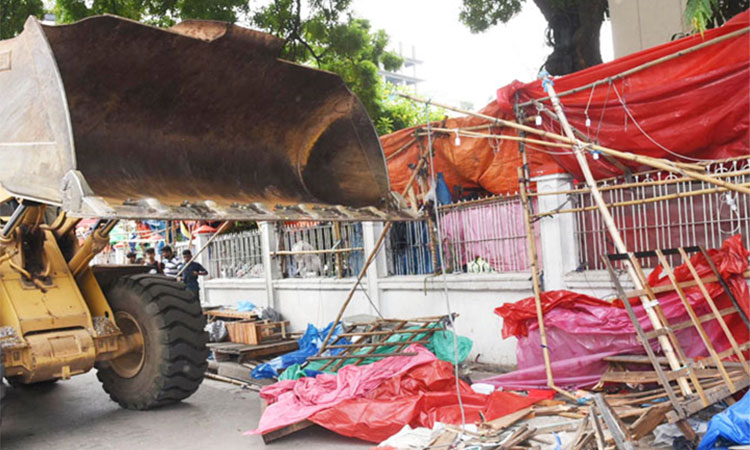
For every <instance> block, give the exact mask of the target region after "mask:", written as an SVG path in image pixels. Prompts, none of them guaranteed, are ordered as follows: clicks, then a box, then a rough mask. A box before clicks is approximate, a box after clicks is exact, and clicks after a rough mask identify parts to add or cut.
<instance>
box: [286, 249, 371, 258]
mask: <svg viewBox="0 0 750 450" xmlns="http://www.w3.org/2000/svg"><path fill="white" fill-rule="evenodd" d="M362 250H364V247H351V248H333V249H331V248H329V249H323V250H278V251H275V252H271V255H273V256H284V255H317V254H320V253H326V254H335V255H339V254H341V253H351V252H361V251H362Z"/></svg>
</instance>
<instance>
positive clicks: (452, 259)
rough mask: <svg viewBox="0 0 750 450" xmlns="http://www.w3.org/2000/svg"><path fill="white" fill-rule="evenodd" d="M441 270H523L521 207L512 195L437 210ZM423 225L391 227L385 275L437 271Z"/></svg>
mask: <svg viewBox="0 0 750 450" xmlns="http://www.w3.org/2000/svg"><path fill="white" fill-rule="evenodd" d="M438 218H439V219H438V220H440V231H441V235H442V240H443V256H444V258H445V261H446V271H447V272H450V273H494V272H521V271H526V270H529V268H530V262H529V258H528V251H527V241H526V228H525V224H524V219H523V205H522V204H521V201H520V198H519V197H518V196H507V197H489V198H484V199H479V200H470V201H465V202H458V203H454V204H451V205H443V206H440V207H439V208H438ZM430 234H431V232H430V229H429V223H428V222H427V221H420V222H412V223H405V224H394V226H393V228H392V229H391V231H390V236H389V240H388V272H389V275H421V274H427V273H432V272H433V271H434V266H435V265H437V267H438V268H439V267H440V266H439V264H440V261H439V257H438V256H437V255H436V256H435V258H433V255H432V253H433V250H434V249H435V248H434V245H431V244H430V239H431V238H432V239H434V240H437V236H436V234H437V233H436V232H433V234H432V237H431V236H430Z"/></svg>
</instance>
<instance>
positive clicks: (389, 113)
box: [375, 83, 445, 135]
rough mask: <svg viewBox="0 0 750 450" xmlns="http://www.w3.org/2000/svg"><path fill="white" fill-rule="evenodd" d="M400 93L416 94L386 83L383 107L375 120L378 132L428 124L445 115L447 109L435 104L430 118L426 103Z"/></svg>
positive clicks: (391, 131) (385, 132) (390, 131)
mask: <svg viewBox="0 0 750 450" xmlns="http://www.w3.org/2000/svg"><path fill="white" fill-rule="evenodd" d="M399 93H404V94H412V95H413V94H414V92H411V91H410V90H408V89H405V88H402V87H397V86H394V85H392V84H390V83H388V84H385V86H384V94H385V95H384V98H383V109H382V111H381V113H380V115H379V116H378V117H377V120H376V121H375V128H376V129H377V130H378V134H380V135H383V134H388V133H393V132H394V131H398V130H401V129H404V128H409V127H413V126H416V125H421V124H426V123H427V122H428V120H429V121H430V122H436V121H440V120H443V118H444V117H445V110H443V109H442V108H436V107H434V106H433V107H431V108H430V116H429V118H428V117H427V116H426V114H427V111H426V109H425V106H424V105H422V104H418V103H414V102H412V101H410V100H407V99H405V98H403V97H399V96H398V94H399Z"/></svg>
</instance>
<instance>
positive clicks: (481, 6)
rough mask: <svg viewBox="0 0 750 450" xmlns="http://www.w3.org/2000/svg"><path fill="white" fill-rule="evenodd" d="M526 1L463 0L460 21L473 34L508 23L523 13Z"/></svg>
mask: <svg viewBox="0 0 750 450" xmlns="http://www.w3.org/2000/svg"><path fill="white" fill-rule="evenodd" d="M524 1H525V0H463V5H462V7H461V12H460V13H459V16H458V17H459V19H460V20H461V22H462V23H463V24H464V25H466V26H467V27H469V30H471V32H472V33H479V32H482V31H486V30H487V29H488V28H490V27H491V26H494V25H497V24H498V23H500V22H502V23H507V22H508V21H509V20H510V19H512V18H513V16H515V15H516V14H518V13H519V12H521V6H522V5H523V3H524Z"/></svg>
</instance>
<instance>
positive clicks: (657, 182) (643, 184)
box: [529, 170, 750, 197]
mask: <svg viewBox="0 0 750 450" xmlns="http://www.w3.org/2000/svg"><path fill="white" fill-rule="evenodd" d="M633 175H640V173H636V174H633ZM745 175H750V170H738V171H736V172H725V173H717V174H714V175H713V176H714V177H716V178H731V177H740V176H745ZM689 181H695V180H693V179H692V178H690V177H683V178H665V179H663V180H651V181H638V182H635V183H623V184H617V185H609V186H599V192H606V191H614V190H618V189H630V188H639V187H651V186H663V185H667V184H677V183H685V182H689ZM745 184H747V183H739V185H740V186H744V185H745ZM721 189H723V188H721ZM589 192H591V190H590V189H589V188H577V189H566V190H563V191H552V192H547V191H545V192H529V197H542V196H545V195H567V194H587V193H589Z"/></svg>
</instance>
